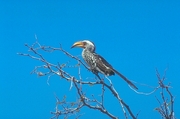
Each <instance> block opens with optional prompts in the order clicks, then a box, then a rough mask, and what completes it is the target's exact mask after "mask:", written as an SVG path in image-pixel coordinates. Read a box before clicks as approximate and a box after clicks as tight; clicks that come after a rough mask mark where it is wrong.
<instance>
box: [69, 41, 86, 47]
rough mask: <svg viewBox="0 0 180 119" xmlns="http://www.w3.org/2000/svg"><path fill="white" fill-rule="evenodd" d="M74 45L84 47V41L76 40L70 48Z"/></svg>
mask: <svg viewBox="0 0 180 119" xmlns="http://www.w3.org/2000/svg"><path fill="white" fill-rule="evenodd" d="M74 47H81V48H84V43H83V42H82V41H78V42H75V43H74V44H73V45H72V46H71V48H74Z"/></svg>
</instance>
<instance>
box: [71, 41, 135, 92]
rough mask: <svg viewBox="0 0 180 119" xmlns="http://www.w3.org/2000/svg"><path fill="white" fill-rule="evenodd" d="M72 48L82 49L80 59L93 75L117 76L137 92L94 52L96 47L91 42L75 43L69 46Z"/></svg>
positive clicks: (121, 75) (130, 83)
mask: <svg viewBox="0 0 180 119" xmlns="http://www.w3.org/2000/svg"><path fill="white" fill-rule="evenodd" d="M74 47H80V48H83V51H82V57H83V59H84V60H85V62H86V63H87V65H88V66H89V67H90V69H91V71H92V72H93V73H95V74H98V73H101V74H104V75H105V76H112V75H115V74H117V75H119V76H120V77H121V78H122V79H124V81H126V82H127V83H128V84H129V85H130V86H131V87H133V88H134V89H136V90H138V88H137V87H136V86H135V85H134V84H133V83H132V82H131V81H130V80H128V79H127V78H126V77H125V76H124V75H123V74H121V73H120V72H118V71H117V70H115V69H114V68H113V67H112V66H111V65H110V64H109V63H108V62H107V61H106V60H105V59H104V58H103V57H102V56H100V55H99V54H97V53H96V52H95V50H96V47H95V44H94V43H93V42H92V41H89V40H82V41H77V42H75V43H74V44H73V45H72V46H71V48H74Z"/></svg>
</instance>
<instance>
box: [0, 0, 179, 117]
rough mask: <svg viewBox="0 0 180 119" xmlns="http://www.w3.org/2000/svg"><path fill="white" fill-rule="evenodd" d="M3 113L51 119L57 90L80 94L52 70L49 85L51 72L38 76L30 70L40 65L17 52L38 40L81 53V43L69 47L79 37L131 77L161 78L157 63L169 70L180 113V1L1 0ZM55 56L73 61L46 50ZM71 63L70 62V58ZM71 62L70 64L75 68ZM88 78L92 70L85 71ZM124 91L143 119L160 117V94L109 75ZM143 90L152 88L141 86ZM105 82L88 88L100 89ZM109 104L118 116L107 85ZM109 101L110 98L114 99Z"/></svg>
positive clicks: (149, 80) (141, 80)
mask: <svg viewBox="0 0 180 119" xmlns="http://www.w3.org/2000/svg"><path fill="white" fill-rule="evenodd" d="M0 3H1V4H0V11H1V13H0V16H1V19H0V32H1V33H0V40H1V46H0V54H1V59H2V60H1V79H0V95H1V98H0V107H1V108H0V117H1V118H6V119H20V118H23V119H35V118H39V119H46V118H50V117H52V116H53V115H51V114H50V111H54V110H55V109H54V108H55V102H56V100H55V97H54V93H56V95H57V96H58V97H59V98H62V97H63V96H64V95H67V100H68V101H73V100H75V99H76V96H77V95H76V91H75V89H72V90H71V91H69V86H70V83H69V82H66V81H64V80H60V79H59V77H57V76H54V77H52V78H51V80H50V82H49V83H50V85H47V77H41V78H39V77H37V76H36V75H35V74H34V75H31V74H30V72H31V71H32V70H33V68H34V67H35V66H38V65H42V63H41V62H38V61H34V60H32V59H30V58H27V57H22V56H19V55H17V52H23V53H27V48H26V47H25V46H24V44H25V43H28V44H29V45H31V44H32V43H34V42H35V37H34V36H35V34H36V35H37V36H38V39H39V42H40V43H41V44H44V45H49V46H53V47H59V44H61V45H62V47H63V48H64V49H65V50H67V51H68V52H70V53H71V54H73V55H75V56H78V55H80V54H81V49H70V47H71V45H72V44H73V43H74V42H75V41H79V40H82V39H90V40H92V41H93V42H94V43H95V44H96V52H97V53H99V54H101V55H102V56H103V57H104V58H105V59H107V60H108V62H110V63H111V64H112V65H113V66H114V68H115V69H117V70H118V71H120V72H121V73H123V74H124V75H125V76H127V77H128V78H129V79H131V80H134V81H136V82H139V83H145V84H149V85H152V86H156V85H157V78H156V72H155V69H156V68H157V69H158V70H159V72H160V74H161V75H163V73H164V70H165V69H166V68H168V70H167V75H166V77H167V80H166V82H167V83H168V82H171V86H172V87H173V88H172V89H171V92H172V93H173V95H174V96H175V97H176V99H175V106H174V108H175V115H176V117H177V118H178V117H180V114H178V112H177V111H178V107H179V106H180V101H179V98H180V97H179V94H180V90H179V80H180V78H179V72H180V68H179V67H180V60H179V59H180V53H179V51H180V50H179V49H180V7H179V6H180V2H179V1H168V0H163V1H162V0H159V1H157V0H151V1H143V0H142V1H135V0H129V1H127V0H126V1H125V0H123V1H117V0H114V1H111V2H110V1H100V0H99V1H91V2H90V1H89V2H85V1H83V0H78V1H76V2H75V1H65V0H64V1H63V0H62V1H58V0H54V1H11V0H9V1H1V2H0ZM45 56H46V57H48V59H49V61H51V62H53V63H55V64H56V63H57V62H60V63H65V62H67V61H72V59H68V58H67V57H66V56H65V55H63V54H62V53H61V52H54V53H51V54H48V55H45ZM71 65H73V62H72V63H71ZM73 70H74V69H72V70H71V69H70V68H69V69H68V71H69V72H70V73H73ZM82 75H83V76H84V78H86V77H93V74H91V73H89V72H88V71H86V70H84V71H83V72H82ZM110 78H111V79H112V81H113V83H114V86H115V88H116V89H117V91H118V93H119V94H120V96H121V97H122V98H123V99H124V100H125V101H126V103H127V104H128V105H129V106H130V107H131V109H132V111H133V113H134V114H136V113H138V112H139V111H140V114H139V118H140V119H155V118H156V119H157V118H160V116H159V114H158V113H157V112H156V111H154V108H155V107H157V106H159V104H158V102H157V100H156V99H155V96H157V97H159V91H158V92H156V93H154V94H152V95H150V96H144V95H138V94H136V93H134V92H133V91H132V90H130V89H129V87H128V86H127V84H126V83H125V82H124V81H123V80H122V79H120V78H119V77H118V76H113V77H110ZM138 87H139V91H142V92H148V91H151V89H149V88H147V87H144V86H140V85H138ZM97 89H100V88H95V87H92V88H87V89H86V90H87V91H89V92H91V93H95V92H97ZM106 100H107V104H106V106H107V108H108V109H109V111H110V112H111V113H113V114H115V115H117V116H119V117H123V113H122V110H121V108H120V107H119V105H118V104H117V102H116V100H115V98H114V97H113V96H112V94H111V93H110V92H108V91H106ZM109 100H111V101H109ZM82 113H85V114H84V115H83V117H82V118H95V117H98V118H99V117H101V118H107V116H104V115H102V114H101V113H100V112H97V111H93V110H88V109H87V108H84V109H83V110H82Z"/></svg>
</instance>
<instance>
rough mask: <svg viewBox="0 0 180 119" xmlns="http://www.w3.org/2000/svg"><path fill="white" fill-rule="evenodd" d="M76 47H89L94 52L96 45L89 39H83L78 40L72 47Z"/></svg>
mask: <svg viewBox="0 0 180 119" xmlns="http://www.w3.org/2000/svg"><path fill="white" fill-rule="evenodd" d="M74 47H81V48H83V49H87V50H89V51H91V52H94V51H95V45H94V43H93V42H91V41H89V40H83V41H78V42H75V43H74V44H73V45H72V47H71V48H74Z"/></svg>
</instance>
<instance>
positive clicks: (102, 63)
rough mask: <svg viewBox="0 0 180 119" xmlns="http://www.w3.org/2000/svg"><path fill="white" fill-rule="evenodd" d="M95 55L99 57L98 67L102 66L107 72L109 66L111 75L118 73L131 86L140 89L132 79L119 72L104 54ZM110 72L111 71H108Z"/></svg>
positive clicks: (101, 68)
mask: <svg viewBox="0 0 180 119" xmlns="http://www.w3.org/2000/svg"><path fill="white" fill-rule="evenodd" d="M94 56H96V58H98V60H97V61H96V62H97V67H98V68H100V70H102V71H103V72H106V70H107V67H108V68H109V69H108V70H109V71H110V75H114V73H116V74H117V75H119V76H120V77H121V78H122V79H123V80H125V81H126V82H127V83H128V84H129V85H130V86H132V87H133V88H134V89H136V90H137V89H138V88H137V87H136V86H135V85H134V84H133V83H132V82H131V81H130V80H128V79H127V78H126V77H125V76H124V75H123V74H121V73H119V72H118V71H116V70H115V69H114V68H113V67H112V66H111V65H110V64H109V63H108V62H107V61H106V60H105V59H104V58H103V57H102V56H100V55H98V54H96V53H94ZM108 73H109V72H108Z"/></svg>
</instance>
